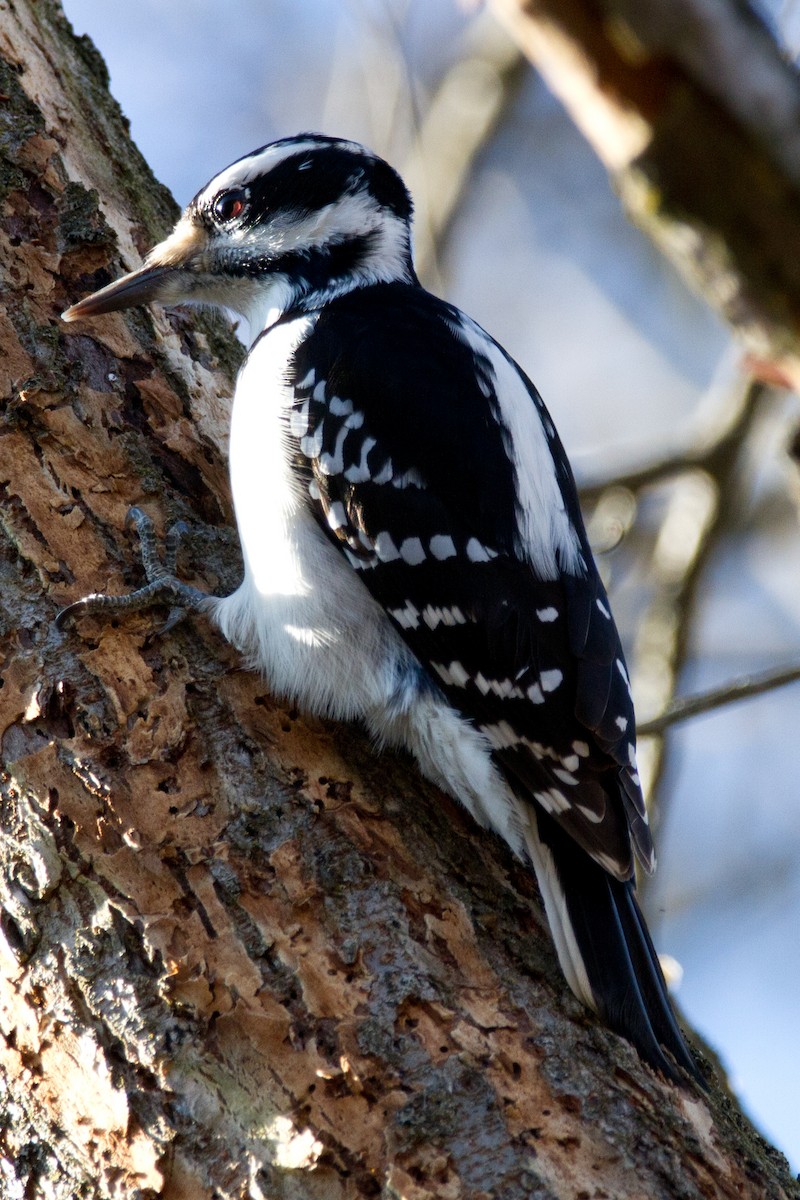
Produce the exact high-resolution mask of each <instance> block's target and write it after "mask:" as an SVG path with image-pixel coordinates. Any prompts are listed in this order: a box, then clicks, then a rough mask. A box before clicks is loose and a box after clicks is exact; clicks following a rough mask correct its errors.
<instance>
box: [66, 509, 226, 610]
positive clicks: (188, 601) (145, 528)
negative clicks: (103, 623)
mask: <svg viewBox="0 0 800 1200" xmlns="http://www.w3.org/2000/svg"><path fill="white" fill-rule="evenodd" d="M125 524H126V526H129V525H133V526H134V528H135V529H136V532H137V534H138V535H139V546H140V549H141V555H142V566H143V567H144V571H145V575H146V576H147V583H146V584H145V585H144V587H140V588H137V589H136V591H135V592H130V593H129V594H128V595H127V596H105V595H103V594H102V593H101V592H92V593H91V594H90V595H88V596H83V597H81V599H80V600H76V601H75V602H74V603H73V604H68V605H67V607H66V608H62V609H61V612H60V613H58V615H57V616H56V626H57V628H58V629H63V628H64V627H65V625H68V624H69V623H70V621H72V620H74V618H75V617H78V616H92V617H94V616H101V617H116V616H120V615H121V614H125V613H130V612H139V611H140V610H141V609H143V608H149V607H150V606H151V605H155V604H169V605H170V612H169V615H168V617H167V620H166V623H165V624H164V625H163V626H162V628H161V630H160V632H161V633H166V631H167V630H168V629H172V628H173V626H174V625H177V623H178V621H180V620H181V619H182V618H183V617H184V616H185V615H186V613H187V612H188V611H189V610H191V609H199V608H203V607H204V606H205V604H206V602H207V601H208V600H209V599H210V597H209V596H208V595H207V594H206V593H205V592H201V591H200V589H199V588H196V587H192V586H191V584H189V583H183V581H182V580H180V579H178V578H177V576H176V574H175V571H176V567H177V559H178V547H179V546H180V541H181V538H182V537H183V535H184V534H185V533H186V532H187V528H188V527H187V525H186V524H185V522H184V521H177V522H176V523H175V524H174V525H171V526H170V528H169V529H168V530H167V533H166V536H165V538H164V556H163V559H162V558H160V557H159V553H158V539H157V538H156V534H155V529H154V527H153V522H152V521H151V520H150V518H149V517H148V516H147V514H146V513H145V512H142V510H141V509H140V508H131V509H130V510H129V511H128V515H127V517H126V518H125Z"/></svg>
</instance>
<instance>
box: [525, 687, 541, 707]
mask: <svg viewBox="0 0 800 1200" xmlns="http://www.w3.org/2000/svg"><path fill="white" fill-rule="evenodd" d="M527 695H528V699H529V700H530V702H531V704H544V695H543V693H542V689H541V688H540V687H539V684H538V683H532V684H531V686H530V687H529V688H528V692H527Z"/></svg>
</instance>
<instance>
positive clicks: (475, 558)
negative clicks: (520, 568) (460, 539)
mask: <svg viewBox="0 0 800 1200" xmlns="http://www.w3.org/2000/svg"><path fill="white" fill-rule="evenodd" d="M496 557H497V555H496V553H495V552H494V551H493V550H490V549H489V548H488V547H487V546H484V545H483V543H482V542H479V541H478V539H477V538H470V539H469V541H468V542H467V558H468V559H469V560H470V562H474V563H478V562H489V560H490V559H492V558H496Z"/></svg>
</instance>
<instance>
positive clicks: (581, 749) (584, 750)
mask: <svg viewBox="0 0 800 1200" xmlns="http://www.w3.org/2000/svg"><path fill="white" fill-rule="evenodd" d="M572 749H573V750H574V751H575V753H576V754H577V755H578V756H579V757H580V758H588V757H589V747H588V745H587V744H586V742H573V743H572Z"/></svg>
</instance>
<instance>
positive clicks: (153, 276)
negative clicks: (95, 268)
mask: <svg viewBox="0 0 800 1200" xmlns="http://www.w3.org/2000/svg"><path fill="white" fill-rule="evenodd" d="M175 274H176V268H175V267H142V268H141V269H140V270H139V271H131V272H130V274H129V275H123V276H122V278H121V279H115V280H114V282H113V283H109V285H108V287H104V288H101V289H100V291H99V292H94V293H93V294H92V295H91V296H87V297H86V298H85V299H84V300H79V301H78V303H77V304H73V305H72V307H71V308H68V309H67V310H66V311H65V312H63V313H62V314H61V320H62V321H80V320H82V319H83V318H84V317H99V316H100V314H101V313H110V312H118V311H119V310H120V309H121V308H135V307H136V305H137V304H149V303H150V301H151V300H159V299H161V295H162V293H163V291H164V290H165V288H166V287H167V285H168V283H169V280H170V277H171V276H174V275H175Z"/></svg>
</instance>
